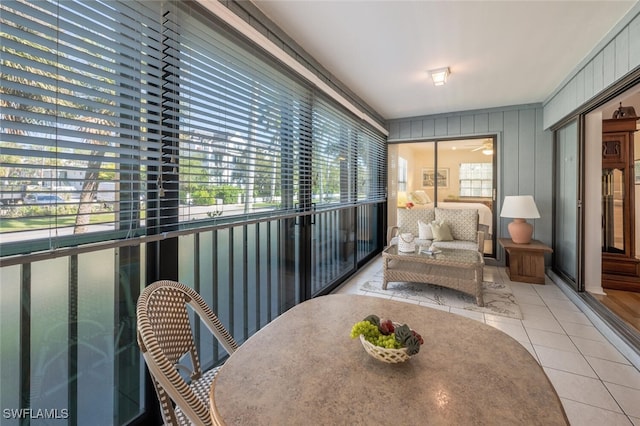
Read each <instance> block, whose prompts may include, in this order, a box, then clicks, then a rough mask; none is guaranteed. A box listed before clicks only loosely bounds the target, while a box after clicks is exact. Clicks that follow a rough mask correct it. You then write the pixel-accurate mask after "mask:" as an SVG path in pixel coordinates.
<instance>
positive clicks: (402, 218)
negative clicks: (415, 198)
mask: <svg viewBox="0 0 640 426" xmlns="http://www.w3.org/2000/svg"><path fill="white" fill-rule="evenodd" d="M419 220H421V221H423V222H424V223H431V222H432V221H433V220H435V213H434V211H433V209H420V208H413V209H401V208H400V209H398V232H399V233H406V232H411V233H412V234H413V235H419V234H420V230H419V229H418V221H419Z"/></svg>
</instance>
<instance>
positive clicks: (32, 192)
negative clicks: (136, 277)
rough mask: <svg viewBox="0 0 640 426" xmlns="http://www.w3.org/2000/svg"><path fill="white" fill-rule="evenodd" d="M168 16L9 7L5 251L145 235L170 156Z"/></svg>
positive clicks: (2, 104)
mask: <svg viewBox="0 0 640 426" xmlns="http://www.w3.org/2000/svg"><path fill="white" fill-rule="evenodd" d="M157 9H158V8H157V7H156V3H155V2H148V3H145V2H133V1H123V2H116V1H91V2H82V1H53V0H49V1H44V0H43V1H37V2H26V1H13V0H3V1H2V2H1V3H0V25H1V30H0V44H1V46H0V52H1V61H0V76H1V77H0V78H1V80H0V94H1V96H0V122H1V126H0V127H1V133H0V135H1V136H0V138H1V140H0V144H1V151H2V152H1V156H0V169H1V176H0V179H1V183H2V186H1V188H2V190H1V197H2V199H1V201H2V212H1V213H2V219H3V220H2V228H3V229H2V232H3V243H4V242H11V241H13V240H14V239H18V240H25V239H38V238H43V237H44V238H48V239H47V244H48V245H49V247H45V248H51V247H55V246H57V245H59V242H58V240H59V239H62V238H67V239H71V240H72V241H80V240H81V239H80V235H81V234H87V233H100V232H103V231H109V233H110V236H109V237H110V238H113V237H114V234H113V232H114V231H115V232H119V233H120V235H121V236H133V235H138V234H141V233H144V232H145V230H144V227H145V211H144V206H143V204H144V201H145V198H146V197H147V196H151V197H153V194H150V195H147V192H148V188H146V181H147V179H149V178H152V176H150V173H151V172H150V167H152V166H154V165H155V166H157V165H158V164H159V162H160V160H161V159H160V156H159V154H160V139H159V135H160V132H161V129H160V126H159V123H160V122H159V118H160V102H159V101H160V91H159V88H160V78H161V75H160V69H161V62H160V59H161V57H160V52H161V46H160V37H159V29H160V22H161V20H160V18H161V16H160V11H159V10H157ZM8 231H11V232H10V233H9V232H8ZM115 235H118V234H115Z"/></svg>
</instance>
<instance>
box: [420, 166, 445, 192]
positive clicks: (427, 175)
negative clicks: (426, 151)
mask: <svg viewBox="0 0 640 426" xmlns="http://www.w3.org/2000/svg"><path fill="white" fill-rule="evenodd" d="M437 178H438V188H448V187H449V169H445V168H441V169H438V176H437ZM435 181H436V173H435V169H434V168H432V167H424V168H423V169H422V186H425V187H427V188H432V187H433V184H434V183H435Z"/></svg>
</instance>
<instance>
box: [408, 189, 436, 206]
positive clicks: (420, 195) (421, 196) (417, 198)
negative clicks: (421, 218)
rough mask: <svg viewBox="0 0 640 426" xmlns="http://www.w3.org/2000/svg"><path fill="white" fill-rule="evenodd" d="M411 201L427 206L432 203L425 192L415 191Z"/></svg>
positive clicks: (411, 194)
mask: <svg viewBox="0 0 640 426" xmlns="http://www.w3.org/2000/svg"><path fill="white" fill-rule="evenodd" d="M409 195H410V197H411V201H413V202H414V203H416V204H427V203H430V202H431V199H430V198H429V196H428V195H427V193H426V192H424V191H413V192H411V193H410V194H409Z"/></svg>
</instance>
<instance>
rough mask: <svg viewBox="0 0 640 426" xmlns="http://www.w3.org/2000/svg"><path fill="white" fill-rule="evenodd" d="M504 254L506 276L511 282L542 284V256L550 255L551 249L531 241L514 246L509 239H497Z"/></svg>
mask: <svg viewBox="0 0 640 426" xmlns="http://www.w3.org/2000/svg"><path fill="white" fill-rule="evenodd" d="M498 242H499V243H500V245H501V246H502V247H504V251H505V253H506V259H505V260H506V266H507V275H508V276H509V279H511V281H521V282H525V283H533V284H544V254H545V253H552V252H553V250H552V249H551V247H549V246H547V245H546V244H544V243H542V242H540V241H538V240H531V242H530V243H529V244H516V243H514V242H513V241H511V238H498Z"/></svg>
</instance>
